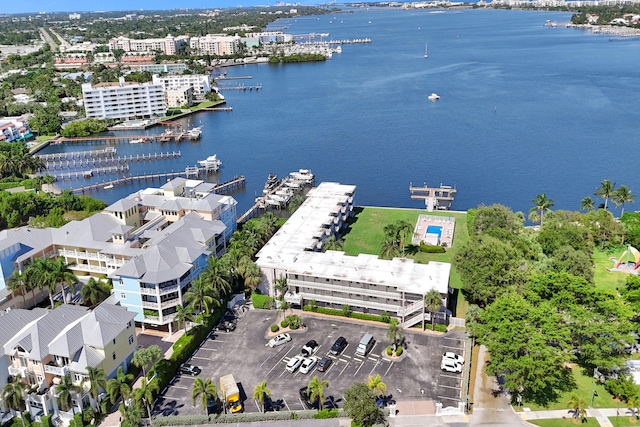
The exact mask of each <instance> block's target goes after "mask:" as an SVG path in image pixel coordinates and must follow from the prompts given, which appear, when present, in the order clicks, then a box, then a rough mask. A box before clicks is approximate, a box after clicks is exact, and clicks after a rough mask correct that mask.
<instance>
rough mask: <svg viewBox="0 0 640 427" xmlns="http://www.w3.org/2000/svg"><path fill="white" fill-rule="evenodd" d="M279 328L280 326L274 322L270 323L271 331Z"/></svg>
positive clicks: (276, 330)
mask: <svg viewBox="0 0 640 427" xmlns="http://www.w3.org/2000/svg"><path fill="white" fill-rule="evenodd" d="M279 329H280V326H278V325H276V324H275V323H274V324H273V325H271V332H278V330H279Z"/></svg>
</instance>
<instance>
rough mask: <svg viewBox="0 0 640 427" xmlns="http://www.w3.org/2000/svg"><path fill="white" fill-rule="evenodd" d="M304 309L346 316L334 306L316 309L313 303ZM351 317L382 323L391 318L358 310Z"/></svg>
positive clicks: (303, 308)
mask: <svg viewBox="0 0 640 427" xmlns="http://www.w3.org/2000/svg"><path fill="white" fill-rule="evenodd" d="M302 310H303V311H314V312H317V313H322V314H328V315H331V316H341V317H345V315H344V312H343V310H335V309H333V308H324V307H315V309H314V307H312V306H311V305H305V306H304V307H302ZM349 317H352V318H354V319H360V320H373V321H374V322H382V323H389V320H390V319H391V318H390V317H389V320H387V319H386V318H384V317H383V316H377V315H375V314H365V313H356V312H351V313H350V315H349Z"/></svg>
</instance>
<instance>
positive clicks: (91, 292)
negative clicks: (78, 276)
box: [80, 277, 110, 307]
mask: <svg viewBox="0 0 640 427" xmlns="http://www.w3.org/2000/svg"><path fill="white" fill-rule="evenodd" d="M109 280H110V279H109ZM109 288H110V286H109V283H108V281H106V280H104V279H103V278H102V277H101V278H99V279H98V280H96V279H94V278H93V277H92V278H90V279H89V281H88V282H87V284H86V285H84V286H83V287H82V288H81V289H80V295H81V296H82V304H84V305H88V306H89V307H95V306H96V305H98V304H100V303H101V302H102V301H104V300H105V299H107V297H109V294H110V290H109Z"/></svg>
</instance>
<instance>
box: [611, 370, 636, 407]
mask: <svg viewBox="0 0 640 427" xmlns="http://www.w3.org/2000/svg"><path fill="white" fill-rule="evenodd" d="M604 388H605V389H606V390H607V391H608V392H609V393H610V394H611V395H612V396H613V397H616V398H618V399H620V400H622V401H623V402H627V401H629V399H630V398H632V397H633V396H634V395H635V392H636V390H635V389H636V386H635V384H634V383H633V378H632V377H631V375H620V376H619V377H618V379H613V378H611V379H608V380H606V381H605V382H604Z"/></svg>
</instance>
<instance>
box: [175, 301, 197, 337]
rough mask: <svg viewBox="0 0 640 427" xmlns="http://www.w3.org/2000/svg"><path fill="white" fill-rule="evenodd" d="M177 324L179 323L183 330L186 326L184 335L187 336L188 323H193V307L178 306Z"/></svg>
mask: <svg viewBox="0 0 640 427" xmlns="http://www.w3.org/2000/svg"><path fill="white" fill-rule="evenodd" d="M176 322H178V328H181V327H182V326H181V325H183V326H184V333H185V334H186V333H187V322H193V306H192V305H187V306H185V307H183V306H181V305H178V306H176Z"/></svg>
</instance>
